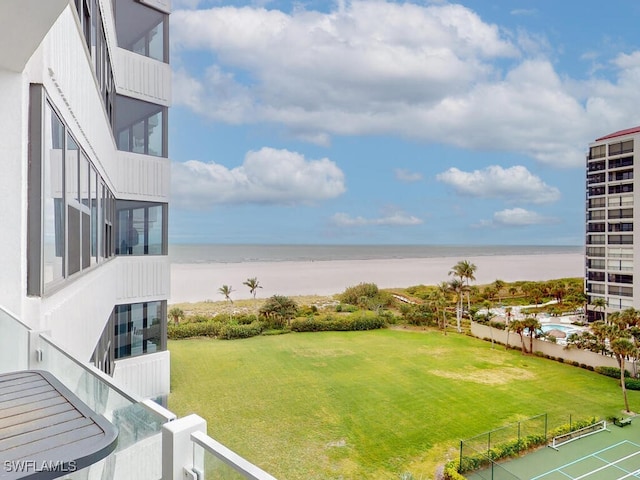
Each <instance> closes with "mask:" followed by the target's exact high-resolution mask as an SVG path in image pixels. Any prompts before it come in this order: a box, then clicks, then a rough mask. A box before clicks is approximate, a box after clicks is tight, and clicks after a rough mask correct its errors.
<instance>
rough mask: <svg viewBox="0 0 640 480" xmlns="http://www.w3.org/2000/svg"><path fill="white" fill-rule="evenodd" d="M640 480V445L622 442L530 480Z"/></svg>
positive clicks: (626, 441)
mask: <svg viewBox="0 0 640 480" xmlns="http://www.w3.org/2000/svg"><path fill="white" fill-rule="evenodd" d="M623 478H640V445H638V444H637V443H634V442H631V441H629V440H623V441H622V442H620V443H616V444H615V445H612V446H610V447H607V448H603V449H602V450H598V451H597V452H593V453H591V454H589V455H586V456H584V457H582V458H580V459H578V460H575V461H573V462H569V463H567V464H566V465H562V466H561V467H558V468H555V469H553V470H550V471H548V472H546V473H543V474H541V475H538V476H536V477H531V480H561V479H565V480H566V479H572V480H583V479H584V480H621V479H623Z"/></svg>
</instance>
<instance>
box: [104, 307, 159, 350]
mask: <svg viewBox="0 0 640 480" xmlns="http://www.w3.org/2000/svg"><path fill="white" fill-rule="evenodd" d="M166 318H167V315H166V302H164V301H159V302H143V303H132V304H127V305H116V307H115V309H114V326H113V328H114V354H115V355H114V356H115V358H116V359H119V358H126V357H135V356H138V355H143V354H146V353H154V352H159V351H162V350H165V349H166V325H167V321H166Z"/></svg>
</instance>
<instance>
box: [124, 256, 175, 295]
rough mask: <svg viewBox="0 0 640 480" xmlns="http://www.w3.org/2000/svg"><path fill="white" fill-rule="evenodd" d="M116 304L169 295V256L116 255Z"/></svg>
mask: <svg viewBox="0 0 640 480" xmlns="http://www.w3.org/2000/svg"><path fill="white" fill-rule="evenodd" d="M116 264H117V278H118V280H117V282H115V283H116V284H117V287H116V288H117V290H116V299H115V302H114V303H116V304H119V303H136V302H147V301H153V300H164V299H166V298H168V297H169V285H170V283H169V273H170V265H169V257H167V256H160V255H147V256H123V257H118V258H117V260H116Z"/></svg>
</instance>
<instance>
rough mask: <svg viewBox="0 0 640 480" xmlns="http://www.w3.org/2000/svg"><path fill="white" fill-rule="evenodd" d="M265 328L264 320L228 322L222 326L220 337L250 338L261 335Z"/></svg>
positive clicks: (230, 338) (228, 338)
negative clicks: (239, 322)
mask: <svg viewBox="0 0 640 480" xmlns="http://www.w3.org/2000/svg"><path fill="white" fill-rule="evenodd" d="M262 330H264V324H263V323H262V322H257V321H256V322H253V323H249V324H246V323H242V324H238V323H227V324H226V325H223V326H222V327H221V328H220V333H219V335H218V338H220V339H222V340H234V339H237V338H249V337H255V336H257V335H260V334H261V333H262Z"/></svg>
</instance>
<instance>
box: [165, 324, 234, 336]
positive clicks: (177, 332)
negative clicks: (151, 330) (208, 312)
mask: <svg viewBox="0 0 640 480" xmlns="http://www.w3.org/2000/svg"><path fill="white" fill-rule="evenodd" d="M220 327H221V323H220V322H215V321H209V322H197V323H181V324H180V325H167V337H168V338H169V339H171V340H180V339H183V338H191V337H217V336H218V334H219V332H220Z"/></svg>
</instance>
